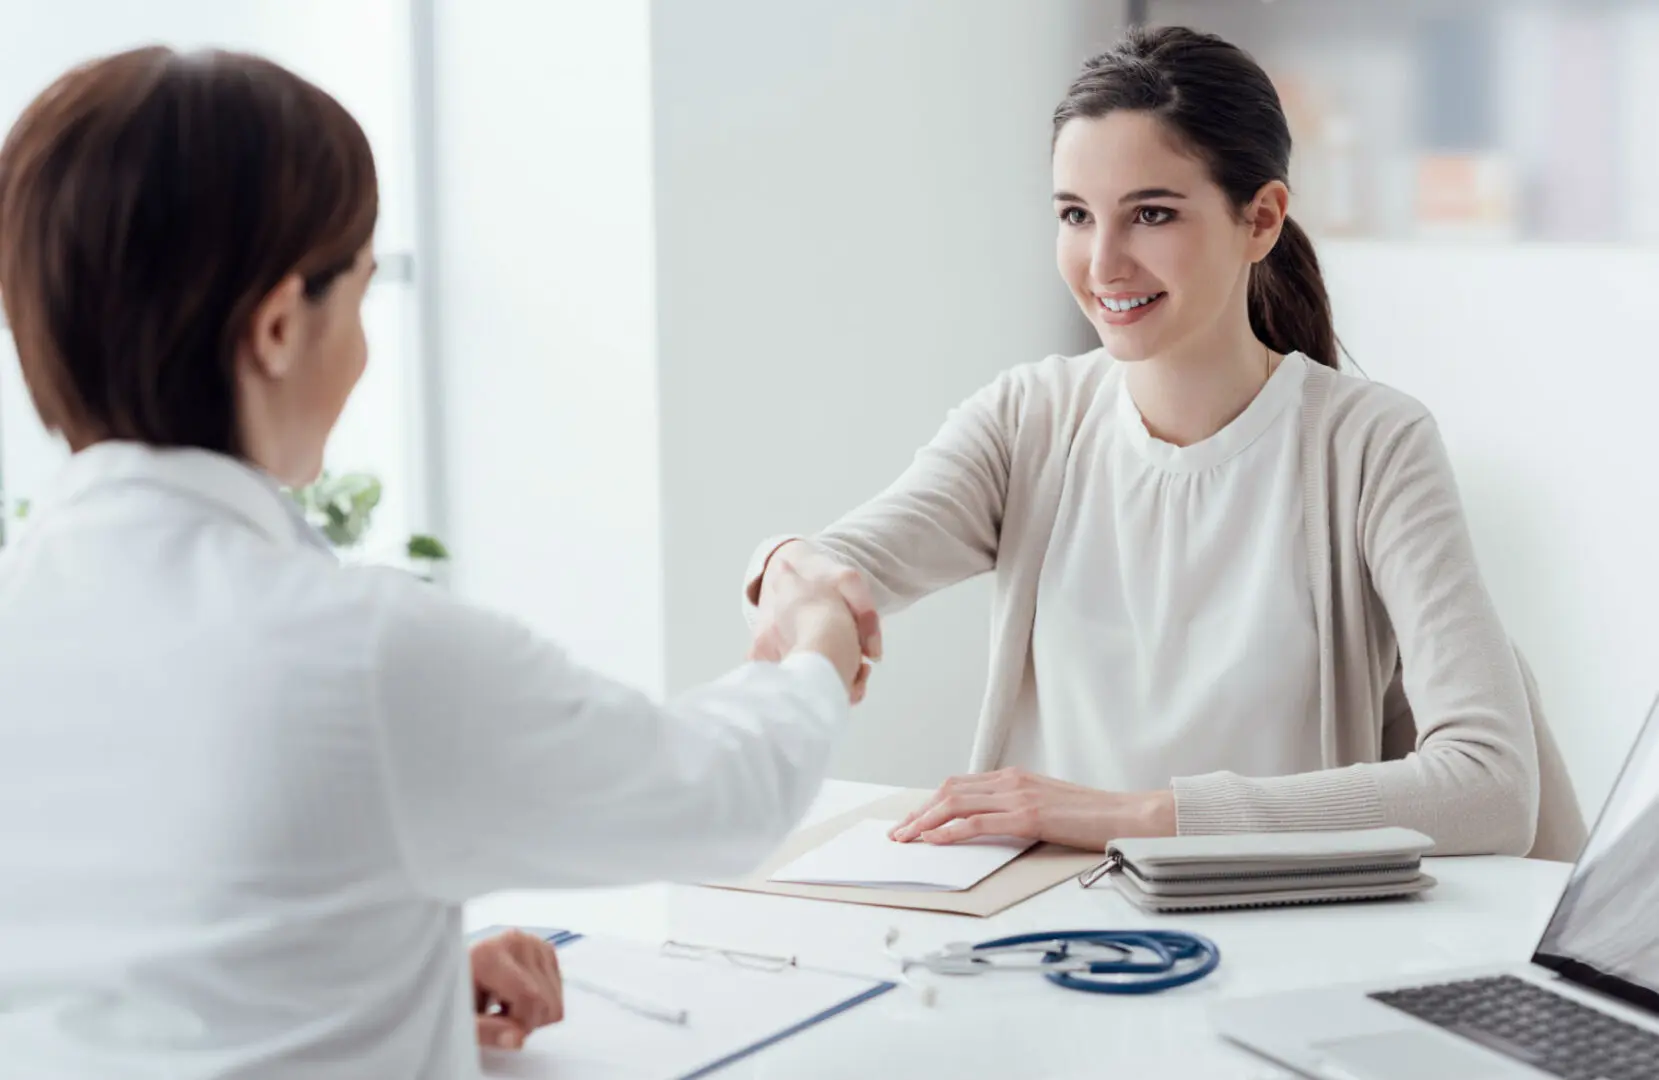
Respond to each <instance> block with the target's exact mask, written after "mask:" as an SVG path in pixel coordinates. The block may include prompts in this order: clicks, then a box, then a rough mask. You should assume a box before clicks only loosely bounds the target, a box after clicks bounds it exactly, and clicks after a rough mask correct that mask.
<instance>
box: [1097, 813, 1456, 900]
mask: <svg viewBox="0 0 1659 1080" xmlns="http://www.w3.org/2000/svg"><path fill="white" fill-rule="evenodd" d="M1433 849H1434V841H1432V840H1430V839H1429V838H1428V837H1426V836H1424V835H1423V834H1422V833H1420V832H1415V831H1413V830H1411V829H1402V828H1397V827H1388V828H1380V829H1355V830H1349V831H1341V832H1301V833H1240V834H1236V835H1230V836H1168V837H1133V838H1125V839H1122V840H1114V841H1112V843H1111V844H1110V845H1108V846H1107V848H1106V862H1105V863H1104V864H1103V865H1102V869H1103V871H1104V872H1105V873H1107V874H1109V875H1110V876H1111V878H1112V884H1113V885H1114V886H1116V888H1117V890H1118V891H1119V892H1121V893H1122V894H1123V895H1124V896H1125V897H1127V898H1128V899H1129V900H1131V901H1133V902H1134V903H1135V904H1136V905H1137V906H1139V907H1141V908H1144V909H1146V910H1148V911H1206V910H1221V909H1227V908H1246V907H1274V906H1279V905H1284V904H1316V903H1330V902H1334V901H1341V900H1376V899H1383V898H1386V897H1398V896H1411V895H1414V894H1416V893H1420V892H1422V891H1423V890H1425V889H1428V888H1430V887H1431V886H1433V885H1434V884H1435V881H1434V879H1433V878H1432V877H1430V876H1429V875H1427V874H1425V873H1423V868H1422V859H1423V856H1424V855H1427V854H1428V853H1429V852H1430V851H1432V850H1433Z"/></svg>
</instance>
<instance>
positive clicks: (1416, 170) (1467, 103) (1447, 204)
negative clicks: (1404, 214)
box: [1412, 16, 1518, 240]
mask: <svg viewBox="0 0 1659 1080" xmlns="http://www.w3.org/2000/svg"><path fill="white" fill-rule="evenodd" d="M1416 48H1417V61H1418V64H1417V83H1416V87H1417V102H1416V105H1417V108H1416V123H1415V131H1416V138H1415V140H1414V141H1415V143H1416V147H1415V154H1414V159H1413V168H1412V173H1413V178H1412V179H1413V200H1412V201H1413V232H1414V233H1415V234H1416V235H1417V236H1419V237H1422V238H1425V239H1460V240H1470V239H1473V240H1505V239H1509V238H1511V237H1513V236H1514V234H1515V232H1516V223H1517V214H1516V204H1517V186H1518V185H1517V177H1516V170H1515V165H1514V162H1513V161H1512V160H1511V158H1510V157H1509V155H1507V154H1505V153H1504V151H1503V149H1502V148H1501V147H1500V146H1499V145H1498V140H1497V130H1496V124H1495V123H1494V116H1495V110H1494V108H1493V97H1494V84H1493V64H1492V54H1493V41H1492V34H1491V26H1490V25H1489V23H1488V21H1487V20H1485V19H1482V18H1479V17H1475V16H1462V17H1455V18H1434V19H1429V20H1426V21H1425V22H1423V23H1422V24H1421V25H1420V26H1419V27H1418V28H1417V40H1416Z"/></svg>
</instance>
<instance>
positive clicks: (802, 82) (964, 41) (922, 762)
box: [652, 0, 1119, 784]
mask: <svg viewBox="0 0 1659 1080" xmlns="http://www.w3.org/2000/svg"><path fill="white" fill-rule="evenodd" d="M1118 8H1119V5H1117V4H1101V3H1098V2H1084V0H1078V2H1071V0H1067V2H1057V0H1055V2H1045V3H1043V4H1020V3H1009V2H1006V0H971V2H969V0H957V2H953V3H939V2H933V0H903V2H898V0H791V2H789V3H778V2H777V0H699V2H697V3H687V2H683V0H658V2H657V3H655V4H654V5H653V7H652V12H653V19H654V25H653V30H652V32H653V35H654V38H655V50H654V75H655V102H656V154H657V156H656V182H657V212H658V300H659V309H658V325H659V333H660V350H661V351H660V369H661V370H660V378H661V391H662V393H661V396H662V402H663V411H662V429H661V431H662V494H663V529H664V538H665V539H664V548H665V560H666V562H665V566H666V579H665V582H664V584H665V588H666V597H667V599H666V604H667V607H666V619H667V623H666V634H667V665H668V666H667V674H668V684H669V687H670V688H671V689H673V688H681V687H684V686H686V685H688V684H690V683H693V682H695V681H698V680H701V679H704V678H707V677H710V676H712V675H714V674H716V673H718V672H719V671H721V670H723V669H725V668H726V667H729V666H730V665H731V664H732V663H734V662H735V661H736V660H738V659H739V658H741V656H742V655H743V650H744V648H745V646H746V644H747V636H746V634H745V632H744V628H743V625H742V623H741V621H740V619H739V617H738V591H737V589H738V582H739V580H740V577H741V573H742V569H743V565H744V561H745V559H746V557H747V556H748V554H749V552H750V549H751V548H752V547H753V546H754V545H755V544H756V543H757V542H758V541H759V540H760V539H761V538H762V537H764V536H766V535H768V534H770V533H774V532H779V531H802V530H812V529H816V528H818V527H820V526H822V525H824V524H826V523H827V522H828V521H830V520H831V519H832V518H834V517H835V516H837V515H838V514H840V513H841V512H842V511H844V510H846V509H848V508H850V507H852V506H853V505H854V504H856V503H857V502H859V501H860V500H862V499H864V498H867V497H868V496H870V495H872V494H874V493H875V492H876V491H878V490H879V489H880V488H881V487H882V486H884V485H885V484H886V483H887V482H888V481H889V480H891V479H892V478H893V477H894V476H896V475H897V474H898V472H899V471H900V470H901V469H902V468H903V467H904V465H905V464H906V463H907V462H908V461H909V458H910V455H911V454H912V453H913V452H914V450H915V449H916V447H917V446H919V445H920V444H921V443H922V442H924V441H925V440H926V439H927V438H928V437H930V436H931V435H932V434H933V432H934V430H935V428H936V427H937V426H938V424H939V422H940V421H941V420H942V419H943V418H944V415H945V412H946V410H947V409H948V408H950V407H951V406H953V405H954V404H956V403H957V402H958V401H959V400H960V399H962V398H963V397H965V396H967V395H968V394H969V393H970V392H972V391H973V390H974V389H976V388H978V387H979V386H980V385H982V384H984V383H985V382H987V381H989V380H990V379H991V378H992V377H993V376H994V375H995V373H996V372H998V371H999V370H1001V369H1003V368H1006V367H1009V366H1012V365H1014V364H1018V363H1022V362H1025V361H1028V360H1035V359H1038V358H1039V357H1041V356H1043V355H1045V354H1047V353H1051V352H1070V351H1075V350H1077V349H1079V348H1082V347H1086V345H1087V341H1088V338H1087V331H1086V328H1085V327H1084V326H1083V325H1082V324H1081V321H1080V317H1078V316H1076V315H1075V313H1074V309H1073V307H1072V303H1071V300H1070V298H1069V296H1068V295H1067V294H1066V292H1065V290H1064V288H1063V287H1062V285H1061V284H1060V282H1059V279H1058V277H1057V276H1056V273H1055V270H1054V267H1053V232H1054V224H1053V221H1052V217H1051V212H1050V209H1049V193H1050V183H1049V171H1048V138H1049V115H1050V113H1051V112H1052V110H1053V107H1054V105H1055V103H1056V102H1057V101H1058V100H1059V98H1060V96H1061V94H1062V93H1063V92H1064V90H1065V86H1066V84H1067V82H1069V80H1070V79H1071V77H1072V75H1073V74H1074V73H1075V71H1076V68H1077V66H1078V65H1079V63H1080V62H1081V61H1082V59H1083V58H1084V57H1085V56H1087V55H1088V54H1089V53H1090V52H1091V51H1093V50H1094V49H1096V48H1097V47H1099V46H1100V45H1102V44H1104V43H1105V42H1106V41H1107V40H1108V39H1109V38H1110V37H1111V35H1112V33H1113V27H1112V26H1111V25H1110V21H1111V19H1110V17H1114V16H1116V15H1117V14H1119V12H1118ZM987 585H988V583H987V582H985V581H980V582H975V583H972V584H970V585H967V586H962V587H959V588H957V589H955V590H951V591H950V592H947V593H945V594H943V595H941V596H938V597H936V598H933V599H931V600H929V601H927V602H924V603H923V604H921V605H919V606H918V607H917V608H916V609H914V610H913V611H911V612H908V613H906V614H905V615H902V616H900V617H898V618H896V619H894V620H892V621H891V623H890V625H889V628H888V631H887V635H886V636H887V656H888V659H887V662H886V663H885V664H884V665H883V666H882V670H881V671H879V672H878V673H877V676H876V679H875V682H874V683H873V684H872V692H871V696H870V699H869V701H868V703H867V704H866V705H865V706H863V707H862V708H861V709H860V710H859V712H858V714H857V716H858V719H857V723H856V725H855V728H854V731H853V732H852V734H851V737H850V738H849V740H848V741H847V743H846V744H845V745H844V747H843V749H842V752H841V754H840V756H839V759H838V761H837V762H836V766H835V771H836V774H837V775H840V776H845V777H851V778H858V779H870V780H883V781H890V782H899V783H913V784H931V783H933V782H936V781H937V780H939V779H940V778H941V777H942V776H943V775H945V774H947V773H949V772H953V771H958V770H960V769H961V768H963V767H964V766H965V765H966V763H967V757H968V747H969V743H970V741H971V735H972V731H973V726H974V720H975V717H976V716H977V713H978V708H979V698H980V694H981V692H982V690H983V686H984V672H985V662H986V649H987V646H986V638H987V608H986V604H987V598H988V595H989V592H988V587H987Z"/></svg>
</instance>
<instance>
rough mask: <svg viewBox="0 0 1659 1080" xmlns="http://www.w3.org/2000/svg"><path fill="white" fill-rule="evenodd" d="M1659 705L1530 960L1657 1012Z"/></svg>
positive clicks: (1658, 942)
mask: <svg viewBox="0 0 1659 1080" xmlns="http://www.w3.org/2000/svg"><path fill="white" fill-rule="evenodd" d="M1656 713H1659V701H1656V702H1655V703H1654V706H1653V707H1652V708H1651V709H1649V710H1648V717H1647V721H1646V722H1645V723H1644V724H1643V725H1642V731H1641V734H1640V735H1638V736H1637V737H1636V745H1635V747H1634V748H1632V749H1631V751H1630V755H1629V756H1628V757H1627V758H1625V763H1624V769H1623V770H1622V771H1621V772H1620V773H1619V780H1618V783H1616V784H1614V785H1613V794H1612V795H1610V796H1608V799H1607V804H1606V806H1604V807H1603V808H1602V812H1601V817H1600V818H1599V819H1598V820H1597V821H1596V827H1595V829H1594V831H1592V832H1591V833H1590V840H1589V842H1588V843H1586V844H1585V845H1584V851H1583V853H1582V854H1581V855H1579V857H1578V864H1577V865H1576V866H1574V867H1573V873H1572V877H1571V878H1570V879H1569V880H1568V882H1567V888H1566V891H1564V892H1563V893H1562V894H1561V902H1560V904H1559V905H1558V906H1557V907H1556V909H1555V915H1554V917H1553V918H1551V919H1550V924H1549V927H1548V929H1546V930H1545V931H1544V937H1543V939H1542V940H1541V941H1540V942H1539V943H1538V949H1537V952H1536V953H1535V954H1534V955H1533V958H1532V959H1533V962H1534V963H1537V964H1542V965H1544V966H1545V967H1547V968H1550V969H1551V970H1553V971H1556V972H1558V973H1559V974H1561V975H1562V976H1563V977H1565V978H1567V979H1570V980H1572V981H1573V982H1576V983H1579V984H1581V985H1583V986H1587V987H1589V988H1591V989H1593V990H1599V991H1601V992H1603V993H1606V994H1610V995H1612V996H1614V997H1618V998H1621V999H1623V1000H1625V1001H1628V1002H1630V1003H1631V1004H1633V1005H1638V1006H1640V1007H1641V1008H1644V1009H1647V1010H1649V1011H1652V1012H1656V1013H1659V721H1656V720H1655V714H1656Z"/></svg>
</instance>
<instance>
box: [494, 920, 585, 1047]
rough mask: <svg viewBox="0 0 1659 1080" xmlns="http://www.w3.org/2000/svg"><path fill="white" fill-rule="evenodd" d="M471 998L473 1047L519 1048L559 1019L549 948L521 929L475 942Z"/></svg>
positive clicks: (561, 1010)
mask: <svg viewBox="0 0 1659 1080" xmlns="http://www.w3.org/2000/svg"><path fill="white" fill-rule="evenodd" d="M472 996H473V1008H474V1010H475V1011H476V1012H477V1014H478V1045H479V1046H493V1047H495V1048H497V1049H500V1050H517V1049H519V1048H520V1047H522V1046H523V1045H524V1040H525V1039H526V1038H527V1037H528V1036H529V1034H530V1033H531V1032H532V1031H534V1030H536V1029H537V1028H539V1027H545V1026H546V1025H548V1024H556V1023H558V1022H559V1021H560V1020H563V1019H564V1015H565V1004H564V992H563V989H562V987H561V985H560V982H559V958H558V956H557V954H555V953H554V951H553V946H551V945H549V944H548V943H547V942H545V941H543V940H542V939H541V938H539V937H536V936H535V935H534V934H526V933H525V932H524V931H522V930H509V931H507V932H506V933H504V934H500V935H498V936H496V937H492V938H487V939H485V940H484V941H480V942H479V943H478V944H476V945H474V946H473V947H472Z"/></svg>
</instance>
